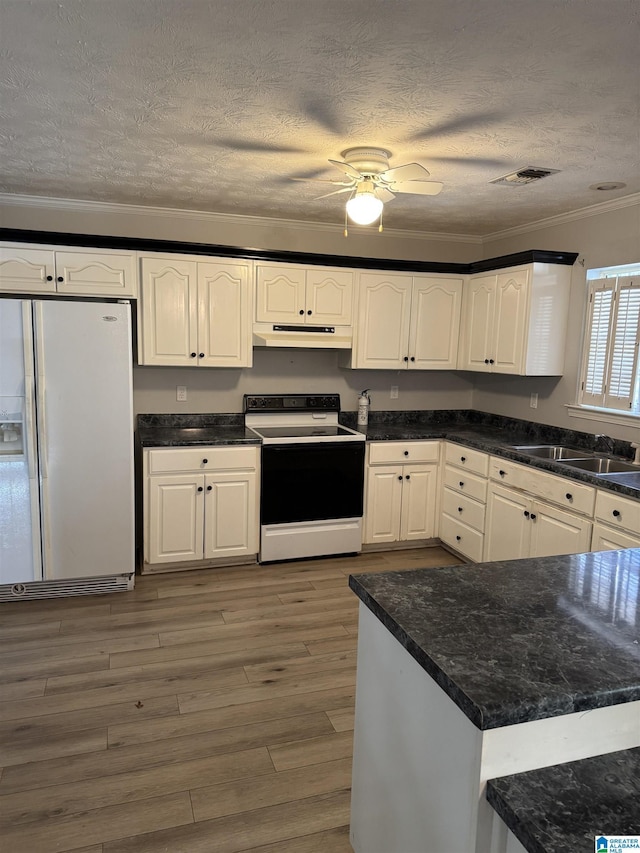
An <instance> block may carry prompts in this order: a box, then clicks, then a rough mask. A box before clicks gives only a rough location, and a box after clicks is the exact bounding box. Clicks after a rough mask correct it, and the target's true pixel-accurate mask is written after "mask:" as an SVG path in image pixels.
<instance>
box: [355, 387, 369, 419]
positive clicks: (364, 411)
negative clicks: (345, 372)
mask: <svg viewBox="0 0 640 853" xmlns="http://www.w3.org/2000/svg"><path fill="white" fill-rule="evenodd" d="M370 405H371V397H370V396H369V389H368V388H366V389H365V390H364V391H361V392H360V396H359V397H358V426H359V427H361V426H363V427H366V426H367V424H368V423H369V406H370Z"/></svg>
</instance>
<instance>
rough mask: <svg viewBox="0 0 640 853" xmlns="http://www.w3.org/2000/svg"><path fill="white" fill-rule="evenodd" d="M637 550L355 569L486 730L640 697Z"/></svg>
mask: <svg viewBox="0 0 640 853" xmlns="http://www.w3.org/2000/svg"><path fill="white" fill-rule="evenodd" d="M639 582H640V548H634V549H627V550H623V551H602V552H598V553H590V554H575V555H568V556H562V557H542V558H537V559H525V560H510V561H505V562H494V563H478V564H476V565H473V566H447V567H443V568H437V569H416V570H413V571H402V572H385V573H381V574H362V575H352V576H351V577H350V578H349V586H350V587H351V589H352V590H353V591H354V592H355V593H356V595H357V596H358V597H359V598H360V599H361V600H362V601H363V602H364V604H365V605H366V606H367V607H368V608H369V610H371V612H372V613H373V614H374V615H375V616H376V617H377V618H378V619H379V620H380V621H381V622H382V624H383V625H384V626H385V627H386V628H387V629H388V630H389V631H390V632H391V634H392V635H393V636H394V637H395V638H396V639H397V640H398V641H399V642H400V644H401V645H402V646H403V647H404V648H405V649H406V650H407V651H408V653H409V654H410V655H411V656H412V657H413V658H414V659H415V660H416V661H417V662H418V663H419V664H420V666H421V667H422V668H423V669H424V670H425V671H426V672H427V673H428V674H429V675H430V676H431V677H432V678H433V679H434V680H435V681H436V682H437V683H438V684H439V685H440V686H441V687H442V689H443V690H444V691H445V692H446V693H447V694H448V695H449V696H450V698H451V699H452V700H453V701H454V702H455V703H456V705H458V707H459V708H460V709H461V710H462V711H463V712H464V713H465V714H466V716H467V717H468V718H469V719H470V720H471V721H472V722H473V724H474V725H475V726H477V727H478V728H479V729H492V728H496V727H499V726H506V725H512V724H514V723H522V722H527V721H530V720H537V719H543V718H546V717H555V716H560V715H562V714H571V713H574V712H577V711H587V710H591V709H593V708H600V707H605V706H608V705H616V704H619V703H621V702H632V701H635V700H640V645H639V638H640V595H639V593H638V587H639Z"/></svg>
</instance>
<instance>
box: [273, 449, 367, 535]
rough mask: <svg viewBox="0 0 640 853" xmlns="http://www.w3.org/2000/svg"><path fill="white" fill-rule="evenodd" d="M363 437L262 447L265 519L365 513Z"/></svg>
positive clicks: (275, 521)
mask: <svg viewBox="0 0 640 853" xmlns="http://www.w3.org/2000/svg"><path fill="white" fill-rule="evenodd" d="M364 452H365V442H364V441H357V442H356V441H343V442H340V441H338V442H322V443H318V444H266V445H263V447H262V490H261V497H260V514H261V524H263V525H265V524H286V523H289V522H296V521H319V520H322V519H330V518H361V517H362V510H363V501H364Z"/></svg>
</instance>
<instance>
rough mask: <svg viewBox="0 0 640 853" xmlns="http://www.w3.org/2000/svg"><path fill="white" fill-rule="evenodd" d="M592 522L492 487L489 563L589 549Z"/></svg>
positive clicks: (486, 558)
mask: <svg viewBox="0 0 640 853" xmlns="http://www.w3.org/2000/svg"><path fill="white" fill-rule="evenodd" d="M591 526H592V525H591V520H590V519H587V518H584V517H583V516H580V515H577V514H576V513H572V512H566V511H565V510H561V509H559V508H558V507H556V506H553V505H552V504H547V503H544V502H543V501H538V500H535V499H533V498H531V497H530V496H529V495H526V494H524V493H522V492H518V491H516V490H515V489H508V488H505V487H503V486H498V485H495V484H491V485H490V486H489V497H488V501H487V528H486V532H485V542H486V547H485V552H484V559H485V561H492V560H517V559H519V558H521V557H550V556H553V555H556V554H579V553H581V552H583V551H588V550H589V543H590V540H591Z"/></svg>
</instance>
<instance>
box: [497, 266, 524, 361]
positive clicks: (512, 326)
mask: <svg viewBox="0 0 640 853" xmlns="http://www.w3.org/2000/svg"><path fill="white" fill-rule="evenodd" d="M528 303H529V270H527V269H523V270H517V271H516V272H510V273H501V274H500V275H498V276H497V285H496V306H495V322H494V327H493V344H492V346H491V352H490V356H489V358H490V359H491V358H492V359H493V360H494V364H492V365H491V369H492V371H494V372H495V373H520V374H522V373H524V372H525V364H524V354H525V351H526V347H525V343H526V337H527V311H528Z"/></svg>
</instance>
